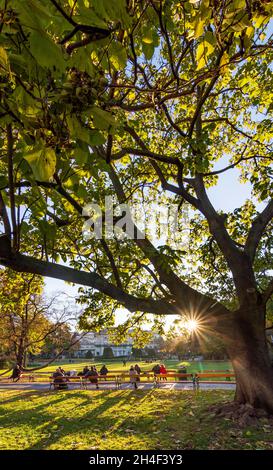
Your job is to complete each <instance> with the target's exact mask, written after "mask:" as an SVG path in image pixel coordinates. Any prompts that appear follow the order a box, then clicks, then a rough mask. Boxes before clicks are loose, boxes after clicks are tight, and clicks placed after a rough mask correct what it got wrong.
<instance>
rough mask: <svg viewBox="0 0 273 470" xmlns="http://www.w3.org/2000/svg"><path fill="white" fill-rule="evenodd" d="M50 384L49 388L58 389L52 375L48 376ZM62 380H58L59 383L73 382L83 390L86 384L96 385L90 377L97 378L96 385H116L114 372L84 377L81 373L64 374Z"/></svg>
mask: <svg viewBox="0 0 273 470" xmlns="http://www.w3.org/2000/svg"><path fill="white" fill-rule="evenodd" d="M49 378H50V385H49V389H50V390H51V389H52V388H55V389H58V387H55V385H58V383H57V384H56V383H55V381H54V378H53V376H50V377H49ZM63 379H65V380H63V381H60V383H66V384H67V385H69V383H73V384H79V385H80V387H81V388H82V389H84V390H87V385H89V384H90V385H95V386H96V385H97V384H96V383H92V379H98V385H99V386H100V385H105V384H107V385H114V386H115V387H117V376H116V375H115V374H107V375H98V376H97V377H96V376H90V377H85V376H82V375H76V376H72V377H70V376H64V377H63Z"/></svg>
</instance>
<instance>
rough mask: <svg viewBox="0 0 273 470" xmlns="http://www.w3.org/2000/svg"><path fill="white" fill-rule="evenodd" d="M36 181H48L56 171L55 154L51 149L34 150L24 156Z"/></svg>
mask: <svg viewBox="0 0 273 470" xmlns="http://www.w3.org/2000/svg"><path fill="white" fill-rule="evenodd" d="M24 158H25V160H26V161H27V162H28V164H29V165H30V167H31V169H32V172H33V175H34V177H35V179H36V180H38V181H49V180H50V179H51V178H52V176H53V174H54V172H55V169H56V154H55V152H54V150H53V149H52V148H49V147H46V148H44V149H39V150H34V151H32V152H30V153H29V154H27V155H25V156H24Z"/></svg>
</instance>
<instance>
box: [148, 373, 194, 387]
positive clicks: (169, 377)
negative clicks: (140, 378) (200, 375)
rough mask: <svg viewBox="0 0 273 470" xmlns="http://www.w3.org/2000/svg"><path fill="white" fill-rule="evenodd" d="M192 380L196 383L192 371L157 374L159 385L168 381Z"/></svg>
mask: <svg viewBox="0 0 273 470" xmlns="http://www.w3.org/2000/svg"><path fill="white" fill-rule="evenodd" d="M189 380H190V382H191V383H192V384H193V385H194V375H193V374H190V373H182V374H179V373H176V372H167V374H156V375H155V382H156V386H157V387H159V386H160V384H162V383H166V382H177V381H178V382H180V383H182V382H183V383H189Z"/></svg>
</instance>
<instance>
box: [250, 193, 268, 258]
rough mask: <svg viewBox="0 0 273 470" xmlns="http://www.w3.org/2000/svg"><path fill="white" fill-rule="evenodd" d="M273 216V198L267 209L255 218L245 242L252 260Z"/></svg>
mask: <svg viewBox="0 0 273 470" xmlns="http://www.w3.org/2000/svg"><path fill="white" fill-rule="evenodd" d="M272 218H273V199H271V200H270V201H269V203H268V204H267V206H266V207H265V209H264V210H263V211H262V212H261V213H260V214H259V215H258V216H257V217H256V218H255V220H254V221H253V223H252V226H251V228H250V230H249V233H248V237H247V240H246V244H245V252H246V253H247V254H248V256H249V257H250V259H251V261H253V260H254V257H255V254H256V250H257V247H258V245H259V242H260V240H261V238H262V236H263V233H264V230H265V228H266V226H267V224H268V223H269V222H270V221H271V220H272Z"/></svg>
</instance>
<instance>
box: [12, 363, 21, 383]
mask: <svg viewBox="0 0 273 470" xmlns="http://www.w3.org/2000/svg"><path fill="white" fill-rule="evenodd" d="M21 375H22V369H21V367H20V366H19V364H16V366H15V367H14V369H13V371H12V374H11V376H10V379H12V380H13V382H18V380H20V377H21Z"/></svg>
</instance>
